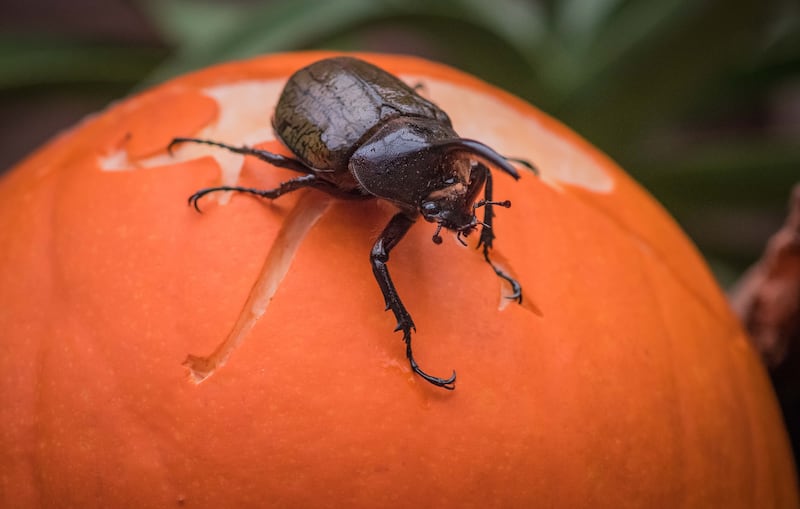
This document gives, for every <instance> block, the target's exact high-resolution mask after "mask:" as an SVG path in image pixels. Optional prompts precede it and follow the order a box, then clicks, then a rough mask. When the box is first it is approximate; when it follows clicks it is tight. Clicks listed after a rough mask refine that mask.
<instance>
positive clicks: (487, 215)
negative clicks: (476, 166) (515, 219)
mask: <svg viewBox="0 0 800 509" xmlns="http://www.w3.org/2000/svg"><path fill="white" fill-rule="evenodd" d="M484 168H485V167H484ZM485 170H486V184H485V186H484V188H483V203H484V205H483V207H484V216H483V226H482V227H481V236H480V239H479V240H478V247H479V248H480V247H482V248H483V258H484V259H485V260H486V262H487V263H488V264H489V265H490V266H491V267H492V270H494V273H495V274H497V275H498V276H499V277H500V278H502V279H504V280H506V281H508V283H509V284H510V285H511V291H512V293H511V295H507V296H506V298H508V299H512V300H516V301H517V302H518V303H519V304H522V287H521V286H520V284H519V282H517V280H516V279H514V278H513V277H511V276H509V275H508V274H506V273H505V272H503V270H502V269H500V267H498V266H497V265H495V264H494V262H493V261H492V259H491V258H489V251H490V250H491V249H492V242H493V241H494V239H495V235H494V231H493V230H492V221H493V219H494V210H493V208H492V207H493V206H494V205H501V206H503V207H506V208H508V207H510V206H511V202H508V201H506V202H502V203H498V202H493V201H492V172H491V171H489V169H488V168H485Z"/></svg>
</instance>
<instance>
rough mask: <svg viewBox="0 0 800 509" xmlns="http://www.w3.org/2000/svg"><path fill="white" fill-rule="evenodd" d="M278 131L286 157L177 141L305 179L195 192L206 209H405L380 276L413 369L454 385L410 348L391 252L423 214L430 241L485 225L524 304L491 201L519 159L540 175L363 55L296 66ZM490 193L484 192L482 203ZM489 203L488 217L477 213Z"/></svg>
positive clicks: (389, 237) (378, 258)
mask: <svg viewBox="0 0 800 509" xmlns="http://www.w3.org/2000/svg"><path fill="white" fill-rule="evenodd" d="M272 126H273V129H274V131H275V134H276V136H277V138H278V139H279V140H281V142H283V144H284V145H285V146H286V147H287V148H288V149H289V150H290V151H291V153H292V154H294V157H285V156H282V155H279V154H274V153H271V152H267V151H264V150H259V149H255V148H251V147H247V146H241V147H236V146H232V145H228V144H225V143H221V142H218V141H213V140H207V139H200V138H187V137H179V138H174V139H173V140H172V142H170V144H169V147H168V150H169V151H170V153H171V151H172V148H173V147H174V146H175V145H176V144H179V143H187V142H188V143H201V144H207V145H212V146H216V147H220V148H223V149H226V150H229V151H232V152H235V153H237V154H243V155H249V156H254V157H257V158H258V159H261V160H263V161H266V162H267V163H270V164H272V165H275V166H279V167H282V168H287V169H290V170H294V171H296V172H298V173H301V174H302V175H300V176H298V177H295V178H293V179H290V180H288V181H285V182H283V183H281V184H280V185H279V186H278V187H277V188H274V189H256V188H248V187H240V186H217V187H209V188H206V189H201V190H199V191H197V192H196V193H194V194H193V195H191V196H190V197H189V204H190V205H192V206H194V207H195V208H196V209H197V211H198V212H199V211H200V207H199V205H198V202H199V200H200V199H201V198H202V197H204V196H205V195H207V194H209V193H214V192H217V191H237V192H243V193H249V194H251V195H255V196H259V197H263V198H268V199H275V198H278V197H279V196H281V195H284V194H286V193H289V192H292V191H296V190H298V189H302V188H314V189H318V190H320V191H324V192H326V193H329V194H331V195H333V196H335V197H338V198H343V199H370V198H377V199H381V200H385V201H388V202H390V203H392V204H394V205H395V206H396V207H397V209H398V211H397V213H396V214H395V215H394V216H393V217H392V218H391V220H390V221H389V223H388V225H386V227H385V228H384V230H383V232H382V233H381V234H380V236H379V237H378V239H377V241H376V242H375V244H374V246H373V247H372V250H371V252H370V262H371V264H372V271H373V273H374V276H375V279H376V280H377V282H378V286H379V287H380V290H381V292H382V293H383V297H384V299H385V301H386V310H391V311H392V313H394V316H395V318H396V320H397V327H396V328H395V332H397V331H402V333H403V341H404V342H405V345H406V357H407V358H408V361H409V364H410V366H411V369H412V370H413V372H414V373H416V374H418V375H419V376H421V377H422V378H423V379H425V380H427V381H428V382H430V383H432V384H433V385H436V386H439V387H443V388H445V389H450V390H452V389H454V388H455V385H454V384H455V380H456V373H455V371H453V373H452V375H451V376H450V377H448V378H440V377H437V376H433V375H430V374H428V373H426V372H425V371H423V370H422V369H421V368H420V367H419V365H418V364H417V361H416V360H415V359H414V354H413V351H412V348H411V332H412V331H416V327H415V325H414V321H413V320H412V318H411V315H410V314H409V312H408V310H407V309H406V307H405V305H403V302H402V301H401V300H400V296H399V295H398V293H397V290H396V289H395V286H394V283H393V282H392V279H391V277H390V276H389V270H388V268H387V262H388V261H389V253H390V252H391V250H392V249H393V248H394V247H395V246H396V245H397V243H398V242H400V240H401V239H402V238H403V236H404V235H405V234H406V233H407V232H408V230H409V229H410V228H411V226H412V225H413V224H414V223H415V221H416V220H417V219H418V218H419V217H420V216H421V217H422V218H423V219H424V220H425V221H427V222H430V223H434V224H435V225H436V229H435V232H434V234H433V237H432V240H433V242H434V243H436V244H441V242H442V238H441V236H440V232H441V230H442V228H444V229H447V230H451V231H453V232H455V233H456V238H457V239H458V240H459V241H460V242H461V243H462V244H464V245H466V242H465V241H464V240H463V238H462V237H465V236H467V235H469V234H470V233H471V232H472V231H474V230H475V229H476V228H477V227H478V226H479V225H480V227H481V231H480V238H479V242H478V248H480V249H482V250H483V257H484V259H485V260H486V262H487V263H488V264H489V265H490V266H491V268H492V269H493V270H494V272H495V274H497V276H499V277H500V278H502V279H503V280H505V281H507V282H508V283H509V284H510V285H511V289H512V293H511V295H509V296H507V297H508V298H510V299H513V300H516V301H517V302H519V303H522V288H521V287H520V285H519V283H518V282H517V281H516V280H515V279H514V278H513V277H512V276H511V275H509V274H508V273H506V272H505V271H503V270H502V269H501V268H500V267H499V266H497V265H496V264H495V263H494V262H493V261H492V260H491V257H490V251H491V249H492V244H493V241H494V239H495V235H494V233H493V232H492V221H493V218H494V210H493V207H494V206H499V207H505V208H508V207H510V206H511V203H510V202H509V201H507V200H506V201H494V200H493V199H492V173H491V171H490V169H489V168H490V167H491V168H496V169H497V170H500V171H502V172H503V173H505V174H507V175H509V176H511V177H512V178H514V179H515V180H517V179H519V178H520V175H519V173H518V172H517V169H516V168H515V167H514V166H512V165H511V164H510V162H516V163H518V164H521V165H523V166H525V167H527V168H528V169H530V170H532V171H533V172H534V173H536V169H535V168H534V167H533V166H532V165H531V164H530V163H528V162H527V161H524V160H521V159H514V158H507V157H504V156H501V155H500V154H498V153H497V152H495V151H494V150H493V149H491V148H490V147H488V146H487V145H485V144H483V143H481V142H479V141H475V140H470V139H465V138H461V137H459V136H458V134H456V132H455V130H454V129H453V126H452V122H451V121H450V117H449V116H448V115H447V113H445V112H444V111H442V110H441V109H440V108H439V107H438V106H436V105H435V104H434V103H432V102H431V101H429V100H427V99H425V98H424V97H422V96H421V95H419V94H418V93H417V92H416V89H415V88H414V87H410V86H409V85H407V84H405V83H404V82H402V81H401V80H400V79H398V78H397V77H395V76H393V75H391V74H389V73H388V72H386V71H384V70H382V69H380V68H378V67H376V66H374V65H372V64H370V63H367V62H365V61H363V60H360V59H357V58H353V57H347V56H340V57H333V58H327V59H324V60H320V61H317V62H314V63H312V64H311V65H309V66H307V67H304V68H302V69H300V70H299V71H297V72H295V73H294V74H293V75H292V76H291V77H290V78H289V80H288V82H287V83H286V85H285V87H284V89H283V91H282V93H281V96H280V99H279V100H278V104H277V106H276V108H275V115H274V117H273V119H272ZM481 190H483V198H482V199H478V195H479V194H480V191H481ZM479 208H483V209H484V215H483V220H482V221H481V220H478V218H477V216H476V210H477V209H479Z"/></svg>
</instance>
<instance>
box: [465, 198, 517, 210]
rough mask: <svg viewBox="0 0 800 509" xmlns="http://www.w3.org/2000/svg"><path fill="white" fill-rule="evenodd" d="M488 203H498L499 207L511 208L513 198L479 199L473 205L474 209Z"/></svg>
mask: <svg viewBox="0 0 800 509" xmlns="http://www.w3.org/2000/svg"><path fill="white" fill-rule="evenodd" d="M486 205H497V206H498V207H504V208H510V207H511V200H503V201H487V200H478V201H476V202H475V204H474V205H473V206H472V209H473V210H474V209H477V208H480V207H485V206H486Z"/></svg>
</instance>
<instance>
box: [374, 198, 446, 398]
mask: <svg viewBox="0 0 800 509" xmlns="http://www.w3.org/2000/svg"><path fill="white" fill-rule="evenodd" d="M413 224H414V220H413V219H412V218H410V217H409V216H408V215H407V214H405V213H403V212H400V213H398V214H396V215H395V216H394V217H393V218H392V219H391V221H389V224H388V225H386V228H384V230H383V232H382V233H381V235H380V237H378V240H377V241H376V242H375V245H374V246H372V251H371V252H370V261H371V262H372V272H373V273H374V274H375V279H376V280H377V281H378V286H380V288H381V292H382V293H383V298H384V299H385V300H386V309H387V310H388V309H391V310H392V313H394V316H395V318H396V319H397V327H396V328H395V329H394V330H395V331H399V330H402V331H403V341H405V343H406V357H408V362H409V363H410V365H411V369H412V371H414V373H416V374H418V375H419V376H421V377H422V378H424V379H425V380H427V381H428V382H430V383H432V384H433V385H436V386H438V387H444V388H445V389H449V390H453V389H455V386H454V385H453V384H454V383H455V381H456V372H455V371H453V375H452V376H451V377H450V378H439V377H436V376H432V375H429V374H427V373H425V372H424V371H422V369H420V367H419V365H418V364H417V361H416V360H414V354H413V353H412V351H411V331H412V330H413V331H414V332H416V330H417V328H416V327H415V326H414V321H413V320H412V319H411V315H410V314H408V311H407V310H406V307H405V306H404V305H403V303H402V302H401V301H400V296H399V295H398V294H397V290H396V289H395V287H394V283H392V278H391V277H389V269H388V268H387V267H386V263H387V262H388V261H389V251H391V250H392V248H393V247H394V246H396V245H397V243H398V242H399V241H400V239H402V238H403V236H404V235H405V234H406V232H408V230H409V228H411V225H413Z"/></svg>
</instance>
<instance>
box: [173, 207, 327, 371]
mask: <svg viewBox="0 0 800 509" xmlns="http://www.w3.org/2000/svg"><path fill="white" fill-rule="evenodd" d="M330 203H331V198H330V197H329V196H327V195H323V194H322V193H317V192H306V193H304V194H303V195H302V196H301V197H300V199H299V200H298V201H297V204H296V205H295V206H294V208H293V209H292V210H291V211H290V212H289V214H288V216H287V217H286V220H285V222H284V223H283V226H282V227H281V230H280V232H278V236H277V237H276V239H275V242H274V243H273V244H272V246H271V247H270V250H269V253H268V254H267V257H266V259H265V260H264V265H263V267H262V268H261V272H260V273H259V275H258V278H257V279H256V282H255V284H254V285H253V288H252V289H251V290H250V295H249V296H248V297H247V301H246V302H245V304H244V306H243V307H242V311H241V313H239V318H238V319H237V320H236V323H234V325H233V328H232V329H231V331H230V332H229V333H228V336H227V337H226V338H225V340H224V341H222V342H221V343H220V344H219V345H218V346H217V348H216V349H215V350H214V351H213V352H212V353H211V354H210V355H208V356H206V357H200V356H196V355H189V356H188V357H187V358H186V360H185V361H184V362H183V365H184V366H186V367H187V368H189V376H190V378H191V380H192V381H193V382H194V383H196V384H199V383H200V382H202V381H203V380H205V379H206V378H208V377H209V376H211V375H212V374H213V373H214V372H215V371H216V370H217V369H219V368H221V367H222V366H223V365H224V364H225V363H226V362H227V360H228V358H229V357H230V356H231V354H232V353H233V352H234V350H236V348H237V347H238V346H239V345H240V344H241V343H242V341H244V339H245V337H246V336H247V334H248V333H249V332H250V330H251V329H252V328H253V326H255V324H256V322H257V321H258V320H259V318H261V317H262V316H263V315H264V312H266V310H267V306H269V303H270V301H271V300H272V297H273V296H274V295H275V292H276V291H277V290H278V287H279V286H280V284H281V282H282V281H283V278H284V277H285V276H286V273H287V272H288V271H289V267H290V265H291V263H292V259H293V258H294V255H295V253H296V252H297V250H298V249H299V247H300V244H301V243H302V242H303V240H304V239H305V237H306V235H308V232H309V231H310V230H311V227H312V226H314V224H315V223H316V222H317V220H318V219H319V218H320V217H321V216H322V214H323V213H324V212H325V210H326V209H327V208H328V206H329V205H330Z"/></svg>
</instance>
